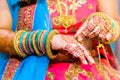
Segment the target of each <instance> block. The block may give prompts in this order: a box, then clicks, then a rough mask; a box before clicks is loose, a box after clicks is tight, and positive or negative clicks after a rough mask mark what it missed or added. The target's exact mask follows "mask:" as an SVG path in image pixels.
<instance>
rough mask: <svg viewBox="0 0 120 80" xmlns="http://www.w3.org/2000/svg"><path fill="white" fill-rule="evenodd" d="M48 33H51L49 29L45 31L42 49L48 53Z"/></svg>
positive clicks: (44, 52)
mask: <svg viewBox="0 0 120 80" xmlns="http://www.w3.org/2000/svg"><path fill="white" fill-rule="evenodd" d="M48 34H49V31H46V32H45V33H44V37H43V42H42V51H43V54H46V39H47V36H48Z"/></svg>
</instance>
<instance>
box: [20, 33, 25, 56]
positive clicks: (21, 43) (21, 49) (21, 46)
mask: <svg viewBox="0 0 120 80" xmlns="http://www.w3.org/2000/svg"><path fill="white" fill-rule="evenodd" d="M25 33H26V32H23V33H22V34H21V36H20V39H19V49H20V51H21V52H22V53H23V54H26V52H25V50H24V49H23V37H24V35H25Z"/></svg>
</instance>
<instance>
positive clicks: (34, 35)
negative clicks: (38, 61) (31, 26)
mask: <svg viewBox="0 0 120 80" xmlns="http://www.w3.org/2000/svg"><path fill="white" fill-rule="evenodd" d="M37 33H38V31H36V32H35V33H34V34H33V40H32V43H33V48H34V50H35V53H36V54H37V55H39V56H41V55H42V52H40V51H39V50H38V47H37V45H36V35H37Z"/></svg>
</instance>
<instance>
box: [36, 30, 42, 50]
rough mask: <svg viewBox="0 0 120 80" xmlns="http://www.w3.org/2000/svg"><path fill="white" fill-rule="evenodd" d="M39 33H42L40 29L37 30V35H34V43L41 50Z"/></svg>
mask: <svg viewBox="0 0 120 80" xmlns="http://www.w3.org/2000/svg"><path fill="white" fill-rule="evenodd" d="M41 33H42V30H38V32H37V35H36V45H37V47H38V50H39V51H41V50H40V47H39V38H40V35H41Z"/></svg>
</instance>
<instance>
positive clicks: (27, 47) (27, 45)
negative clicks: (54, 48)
mask: <svg viewBox="0 0 120 80" xmlns="http://www.w3.org/2000/svg"><path fill="white" fill-rule="evenodd" d="M30 33H31V32H28V33H27V36H26V39H25V40H26V41H25V42H26V43H25V45H26V49H27V50H28V54H30V53H31V52H30V48H29V44H28V43H29V41H28V39H29V36H30Z"/></svg>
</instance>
